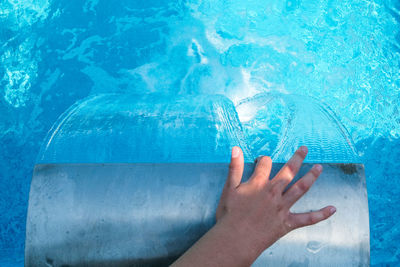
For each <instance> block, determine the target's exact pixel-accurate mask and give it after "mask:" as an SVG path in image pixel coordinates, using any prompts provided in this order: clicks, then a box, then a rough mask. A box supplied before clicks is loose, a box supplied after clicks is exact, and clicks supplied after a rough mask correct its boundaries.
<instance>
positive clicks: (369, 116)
mask: <svg viewBox="0 0 400 267" xmlns="http://www.w3.org/2000/svg"><path fill="white" fill-rule="evenodd" d="M0 41H1V42H0V88H1V97H0V149H1V153H0V156H1V160H0V179H1V182H0V192H1V194H0V211H1V216H0V265H1V266H8V265H9V266H14V265H23V252H24V239H25V222H26V210H27V202H28V192H29V186H30V179H31V175H32V170H33V166H34V164H35V162H36V160H37V157H38V154H39V149H40V146H41V144H42V141H43V140H44V138H45V136H46V134H47V132H48V130H49V129H50V128H51V126H52V125H53V123H54V122H55V121H56V120H57V118H58V117H59V116H60V115H61V114H62V113H64V112H65V111H66V110H67V109H68V108H69V107H70V106H71V105H73V104H74V103H75V102H76V101H80V100H82V99H84V98H86V97H89V96H92V95H96V94H105V93H118V94H126V93H129V94H137V95H145V94H149V93H163V94H170V95H180V96H185V95H190V96H192V97H193V96H197V95H210V94H221V95H224V96H226V98H227V99H229V100H230V101H231V103H232V105H234V106H235V109H236V111H237V112H238V118H239V119H240V120H241V123H242V124H243V128H244V130H245V132H246V133H247V134H248V136H252V137H257V138H258V137H260V136H262V132H260V131H257V129H263V128H262V127H261V126H263V124H262V123H261V125H260V124H257V123H255V122H256V121H254V120H251V119H250V120H249V119H247V117H246V116H245V115H246V114H245V111H246V110H248V109H243V106H245V105H246V103H248V102H249V101H258V100H257V96H259V95H260V94H267V95H279V97H283V98H284V99H285V101H289V100H287V99H288V98H290V99H293V97H292V96H293V95H296V96H297V97H296V99H298V104H296V105H297V107H300V108H299V109H298V110H297V113H299V114H301V113H302V111H304V110H306V114H308V113H310V110H309V109H308V107H307V104H304V103H308V102H307V101H306V102H304V101H305V100H304V99H306V100H307V99H312V100H310V101H314V102H316V103H318V105H320V106H321V107H323V109H324V110H328V109H329V112H330V113H332V114H334V116H335V117H337V118H338V119H337V120H338V121H339V122H340V123H339V124H340V125H341V127H342V128H343V129H344V130H343V131H342V132H343V133H344V135H346V136H348V138H349V140H350V141H349V147H350V149H351V151H352V152H354V153H356V157H355V159H354V160H356V161H358V160H359V161H361V162H363V163H364V164H365V168H366V179H367V186H368V197H369V208H370V226H371V265H373V266H380V265H384V266H396V265H399V264H400V248H399V246H398V244H399V243H400V220H399V218H400V210H399V209H398V205H399V204H400V194H399V193H398V192H399V190H400V182H399V179H398V178H399V177H400V139H399V138H400V110H399V103H400V3H399V2H398V1H397V0H387V1H383V0H379V1H378V0H377V1H357V0H349V1H346V0H341V1H334V0H332V1H329V0H326V1H319V2H318V3H315V1H309V0H307V1H299V0H288V1H272V0H271V1H244V0H240V1H238V0H232V1H212V0H203V1H201V0H197V1H196V0H194V1H190V0H188V1H167V0H155V1H106V0H87V1H84V2H83V3H82V1H80V2H79V3H78V2H75V1H66V0H58V1H49V0H32V1H25V0H19V1H17V0H3V1H1V2H0ZM290 101H291V100H290ZM302 101H303V102H302ZM250 103H251V102H250ZM149 105H151V103H149ZM276 112H278V113H279V110H276ZM307 112H308V113H307ZM273 114H275V113H273ZM310 114H311V113H310ZM264 115H268V114H264ZM269 115H270V116H271V114H269ZM272 117H273V116H272ZM316 119H317V118H316ZM299 120H300V122H301V123H303V125H305V124H307V120H308V118H307V117H306V116H303V117H301V118H299ZM261 122H262V120H261ZM339 124H338V125H339ZM314 125H316V129H319V128H321V129H322V128H323V127H325V126H326V125H325V124H324V121H323V120H321V122H320V125H318V124H317V121H316V122H315V124H314ZM318 126H319V127H318ZM278 128H279V127H277V128H276V129H269V132H274V131H277V132H278V131H279V129H278ZM293 129H297V128H293ZM292 132H293V134H292V136H293V135H294V134H295V131H294V130H293V131H292ZM272 136H273V135H272ZM257 138H255V139H249V140H250V142H252V140H253V141H254V142H252V143H250V150H251V151H252V154H254V155H257V154H258V153H265V154H268V153H272V152H273V151H275V150H274V146H275V145H274V144H276V143H277V142H279V140H277V141H276V142H275V143H268V142H267V141H266V142H265V143H263V140H262V139H257ZM289 140H292V139H289ZM293 142H294V141H290V142H289V144H293ZM278 158H279V157H278ZM282 158H285V155H283V156H282ZM209 160H210V161H213V158H212V155H211V156H210V159H209Z"/></svg>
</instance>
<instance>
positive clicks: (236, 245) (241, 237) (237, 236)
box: [213, 218, 264, 266]
mask: <svg viewBox="0 0 400 267" xmlns="http://www.w3.org/2000/svg"><path fill="white" fill-rule="evenodd" d="M213 228H214V229H213V230H214V231H216V232H218V235H219V237H220V238H221V239H222V240H223V241H224V242H223V243H224V246H225V247H226V248H227V249H229V250H230V251H231V252H230V254H231V255H234V257H235V262H236V263H240V264H238V265H240V266H250V265H251V264H252V263H253V262H254V261H255V260H256V259H257V258H258V256H260V254H261V253H262V252H263V251H264V246H263V241H262V240H261V235H256V233H254V229H250V228H249V226H248V225H246V224H244V223H237V222H230V221H228V220H224V218H221V219H220V220H219V221H218V222H217V224H216V225H215V226H214V227H213Z"/></svg>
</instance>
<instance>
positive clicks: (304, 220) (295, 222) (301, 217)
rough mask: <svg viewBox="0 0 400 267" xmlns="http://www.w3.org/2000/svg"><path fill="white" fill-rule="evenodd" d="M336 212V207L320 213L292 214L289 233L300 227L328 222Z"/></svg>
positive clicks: (330, 207) (289, 219)
mask: <svg viewBox="0 0 400 267" xmlns="http://www.w3.org/2000/svg"><path fill="white" fill-rule="evenodd" d="M335 212H336V208H335V207H334V206H328V207H325V208H323V209H320V210H318V211H312V212H306V213H290V214H289V218H288V223H287V225H288V227H289V228H290V229H289V231H291V230H294V229H296V228H299V227H304V226H308V225H313V224H316V223H319V222H320V221H323V220H326V219H328V218H329V217H331V216H332V214H334V213H335Z"/></svg>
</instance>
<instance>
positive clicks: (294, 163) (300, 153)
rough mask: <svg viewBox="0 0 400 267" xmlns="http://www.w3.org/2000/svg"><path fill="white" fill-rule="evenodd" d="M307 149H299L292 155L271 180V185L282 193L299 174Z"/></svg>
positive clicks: (303, 147)
mask: <svg viewBox="0 0 400 267" xmlns="http://www.w3.org/2000/svg"><path fill="white" fill-rule="evenodd" d="M307 152H308V149H307V147H306V146H301V147H299V148H298V149H297V150H296V152H295V153H294V155H293V156H292V157H291V158H290V159H289V161H288V162H286V164H285V165H284V166H283V167H282V169H281V170H280V171H279V172H278V173H277V174H276V175H275V177H274V179H272V181H271V182H272V184H273V185H274V186H277V187H279V188H278V190H280V191H283V190H284V189H285V188H286V186H287V185H288V184H289V183H290V182H291V181H292V180H293V178H294V177H295V176H296V174H297V173H298V172H299V170H300V167H301V164H303V160H304V159H305V157H306V156H307Z"/></svg>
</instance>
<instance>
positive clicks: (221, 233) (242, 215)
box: [172, 146, 336, 267]
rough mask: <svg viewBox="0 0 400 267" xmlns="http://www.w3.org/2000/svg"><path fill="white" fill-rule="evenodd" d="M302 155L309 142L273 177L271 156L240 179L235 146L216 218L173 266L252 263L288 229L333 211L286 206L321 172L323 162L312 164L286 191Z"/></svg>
mask: <svg viewBox="0 0 400 267" xmlns="http://www.w3.org/2000/svg"><path fill="white" fill-rule="evenodd" d="M306 155H307V147H305V146H302V147H300V148H299V149H298V150H297V151H296V152H295V154H294V155H293V156H292V158H291V159H290V160H289V161H288V162H287V163H286V164H285V165H284V166H283V167H282V169H281V170H280V171H279V172H278V174H277V175H276V176H275V177H274V179H272V180H269V175H270V172H271V166H272V161H271V158H270V157H266V156H263V157H259V158H258V159H257V160H256V162H257V164H256V166H255V169H254V172H253V174H252V176H251V177H250V179H249V180H248V181H247V182H243V183H242V182H241V181H242V176H243V167H244V158H243V152H242V150H241V149H240V148H239V147H234V148H233V149H232V156H231V163H230V165H229V174H228V178H227V180H226V183H225V186H224V189H223V191H222V195H221V198H220V202H219V204H218V208H217V212H216V219H217V222H216V224H215V225H214V226H213V227H212V228H211V229H210V230H209V231H208V232H207V233H206V234H205V235H204V236H203V237H202V238H200V239H199V240H198V241H197V242H196V243H195V244H194V245H193V246H192V247H191V248H190V249H189V250H188V251H186V252H185V253H184V254H183V255H182V256H181V257H180V258H179V259H178V260H177V261H176V262H174V263H173V264H172V266H175V267H177V266H221V267H223V266H250V265H251V264H252V263H253V262H254V261H255V260H256V259H257V257H258V256H260V254H261V253H262V252H263V251H264V250H265V249H267V248H268V247H270V246H271V245H272V244H273V243H275V242H276V241H277V240H278V239H279V238H281V237H282V236H284V235H286V234H287V233H289V232H290V231H292V230H295V229H297V228H300V227H304V226H308V225H313V224H316V223H318V222H320V221H323V220H326V219H327V218H329V217H330V216H331V215H332V214H334V213H335V211H336V208H335V207H333V206H327V207H325V208H322V209H320V210H318V211H312V212H306V213H292V212H290V208H291V207H292V206H293V204H294V203H295V202H296V201H297V200H298V199H300V198H301V197H302V196H303V195H304V194H305V193H306V192H307V191H308V189H310V187H311V186H312V184H313V183H314V182H315V180H316V179H317V178H318V176H319V175H320V174H321V172H322V166H321V165H319V164H317V165H314V166H313V167H312V169H311V170H310V171H309V172H308V173H306V174H305V175H304V176H303V177H302V178H301V179H299V180H298V181H297V182H296V183H295V184H294V185H293V186H291V187H290V188H289V189H288V190H287V191H285V192H284V190H285V188H286V186H287V185H288V184H289V183H290V182H291V181H292V179H293V178H294V177H295V175H296V174H297V172H298V171H299V169H300V167H301V165H302V163H303V160H304V158H305V157H306Z"/></svg>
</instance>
